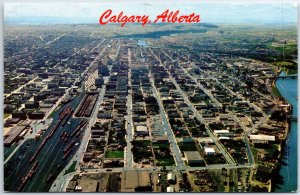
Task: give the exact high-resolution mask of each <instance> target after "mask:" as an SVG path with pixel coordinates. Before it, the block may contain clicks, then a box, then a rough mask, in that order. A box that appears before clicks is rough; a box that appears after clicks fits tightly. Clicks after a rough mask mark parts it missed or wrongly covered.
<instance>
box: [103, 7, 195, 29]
mask: <svg viewBox="0 0 300 195" xmlns="http://www.w3.org/2000/svg"><path fill="white" fill-rule="evenodd" d="M159 22H162V23H165V22H169V23H183V22H185V23H199V22H200V15H198V14H195V13H191V14H189V15H179V10H177V11H169V10H166V11H164V12H163V13H162V14H160V15H157V16H156V19H155V21H154V22H153V23H159ZM108 23H120V24H121V26H122V27H123V26H125V24H126V23H141V24H142V26H145V25H146V24H150V23H151V20H150V18H149V16H147V15H131V16H127V15H125V14H124V13H123V11H121V12H120V13H119V14H113V13H112V10H111V9H108V10H106V11H105V12H103V14H101V15H100V18H99V24H100V25H105V24H108Z"/></svg>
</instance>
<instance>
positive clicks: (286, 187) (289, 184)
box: [272, 72, 298, 192]
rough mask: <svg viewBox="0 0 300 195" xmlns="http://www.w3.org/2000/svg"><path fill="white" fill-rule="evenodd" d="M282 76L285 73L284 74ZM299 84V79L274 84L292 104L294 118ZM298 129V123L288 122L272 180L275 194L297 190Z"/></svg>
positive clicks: (290, 113)
mask: <svg viewBox="0 0 300 195" xmlns="http://www.w3.org/2000/svg"><path fill="white" fill-rule="evenodd" d="M280 74H285V73H284V72H282V73H280ZM297 82H298V80H297V79H277V80H276V81H275V82H274V83H275V85H276V88H277V89H278V90H279V92H280V94H281V96H282V97H283V98H284V99H285V100H286V101H287V102H288V103H289V104H290V106H291V109H290V112H289V115H291V116H293V117H297V116H298V113H297V110H298V105H297V103H298V99H297V98H298V96H297V95H298V93H297V89H298V88H297ZM297 129H298V123H297V121H291V120H287V131H286V136H285V139H284V140H283V141H282V142H281V144H280V145H281V151H280V158H279V161H278V164H277V166H276V168H275V170H274V176H273V179H272V191H274V192H292V191H296V190H297V179H298V178H297V176H298V171H297V168H298V167H297V165H298V162H297V161H298V160H297V158H298V156H297V154H298V151H297V143H298V140H297V137H298V136H297V132H298V131H297ZM291 154H293V155H291Z"/></svg>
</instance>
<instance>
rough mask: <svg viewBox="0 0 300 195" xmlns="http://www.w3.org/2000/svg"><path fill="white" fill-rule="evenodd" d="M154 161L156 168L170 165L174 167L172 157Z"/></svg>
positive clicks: (157, 158)
mask: <svg viewBox="0 0 300 195" xmlns="http://www.w3.org/2000/svg"><path fill="white" fill-rule="evenodd" d="M156 160H157V161H158V162H157V163H156V165H158V166H172V165H175V162H174V158H173V156H169V157H166V158H159V157H156Z"/></svg>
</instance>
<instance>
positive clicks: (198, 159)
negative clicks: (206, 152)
mask: <svg viewBox="0 0 300 195" xmlns="http://www.w3.org/2000/svg"><path fill="white" fill-rule="evenodd" d="M184 157H185V160H186V163H187V164H188V165H190V166H203V165H205V162H204V159H203V157H202V156H201V155H200V153H199V152H198V151H185V152H184Z"/></svg>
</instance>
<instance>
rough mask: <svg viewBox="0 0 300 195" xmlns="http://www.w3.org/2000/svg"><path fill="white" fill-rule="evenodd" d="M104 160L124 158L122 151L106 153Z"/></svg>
mask: <svg viewBox="0 0 300 195" xmlns="http://www.w3.org/2000/svg"><path fill="white" fill-rule="evenodd" d="M106 158H124V151H118V150H117V151H107V152H106Z"/></svg>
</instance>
